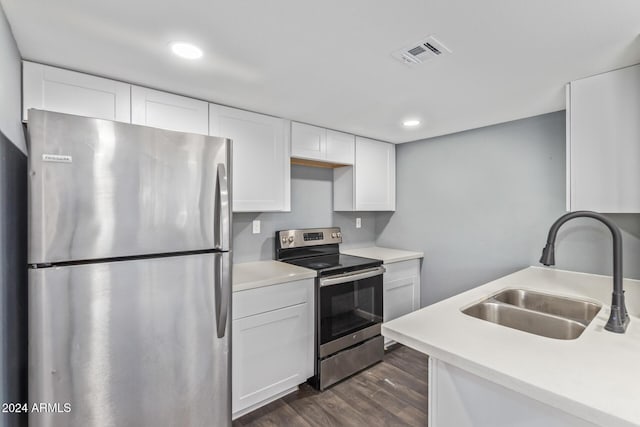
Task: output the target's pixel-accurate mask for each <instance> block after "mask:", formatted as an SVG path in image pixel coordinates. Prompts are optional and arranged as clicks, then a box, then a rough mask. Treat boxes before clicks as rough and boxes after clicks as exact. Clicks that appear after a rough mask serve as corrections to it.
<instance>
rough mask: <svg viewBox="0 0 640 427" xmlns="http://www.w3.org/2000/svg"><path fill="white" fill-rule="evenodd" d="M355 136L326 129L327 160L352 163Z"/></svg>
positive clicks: (342, 163)
mask: <svg viewBox="0 0 640 427" xmlns="http://www.w3.org/2000/svg"><path fill="white" fill-rule="evenodd" d="M355 145H356V137H355V136H353V135H350V134H348V133H343V132H337V131H335V130H330V129H327V161H328V162H331V163H338V164H341V165H352V164H353V162H354V161H355V155H356V150H355Z"/></svg>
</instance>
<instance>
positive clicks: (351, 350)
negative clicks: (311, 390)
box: [276, 227, 385, 390]
mask: <svg viewBox="0 0 640 427" xmlns="http://www.w3.org/2000/svg"><path fill="white" fill-rule="evenodd" d="M340 243H342V233H341V232H340V228H337V227H334V228H308V229H300V230H282V231H276V259H277V260H278V261H283V262H287V263H289V264H295V265H298V266H300V267H305V268H310V269H313V270H316V271H317V272H318V276H317V278H316V288H315V301H316V302H315V314H316V315H315V318H316V321H315V336H316V340H315V342H316V345H315V347H316V348H315V354H316V359H315V362H316V365H315V375H314V376H313V377H312V378H311V379H310V381H309V382H310V383H311V385H313V386H314V387H315V388H317V389H319V390H324V389H325V388H327V387H329V386H331V385H332V384H335V383H336V382H338V381H340V380H342V379H344V378H346V377H348V376H351V375H353V374H354V373H356V372H358V371H360V370H362V369H364V368H366V367H368V366H371V365H373V364H374V363H377V362H379V361H380V360H382V356H383V354H384V349H383V345H384V344H383V338H382V336H381V335H380V325H381V324H382V274H383V273H384V271H385V270H384V267H383V266H382V261H379V260H375V259H370V258H362V257H356V256H351V255H343V254H341V253H340V250H339V244H340Z"/></svg>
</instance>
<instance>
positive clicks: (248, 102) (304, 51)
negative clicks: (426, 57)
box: [0, 0, 640, 142]
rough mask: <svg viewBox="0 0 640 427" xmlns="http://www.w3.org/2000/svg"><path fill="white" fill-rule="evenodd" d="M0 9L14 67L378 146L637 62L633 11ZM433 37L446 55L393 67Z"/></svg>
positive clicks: (547, 100)
mask: <svg viewBox="0 0 640 427" xmlns="http://www.w3.org/2000/svg"><path fill="white" fill-rule="evenodd" d="M0 3H2V6H3V8H4V10H5V12H6V15H7V17H8V20H9V23H10V24H11V27H12V30H13V33H14V35H15V38H16V40H17V43H18V47H19V49H20V52H21V53H22V55H23V57H24V58H25V59H29V60H34V61H39V62H43V63H47V64H51V65H58V66H62V67H66V68H71V69H75V70H80V71H84V72H88V73H93V74H97V75H102V76H106V77H111V78H115V79H120V80H124V81H127V82H133V83H138V84H141V85H145V86H150V87H154V88H158V89H162V90H166V91H171V92H175V93H180V94H184V95H189V96H193V97H197V98H202V99H206V100H211V101H213V102H217V103H221V104H226V105H230V106H234V107H239V108H245V109H248V110H253V111H258V112H262V113H267V114H272V115H276V116H281V117H286V118H289V119H293V120H299V121H303V122H308V123H313V124H316V125H320V126H325V127H329V128H333V129H338V130H342V131H346V132H351V133H355V134H358V135H364V136H368V137H372V138H377V139H381V140H385V141H391V142H407V141H414V140H417V139H422V138H426V137H432V136H436V135H442V134H446V133H452V132H457V131H461V130H465V129H471V128H476V127H480V126H486V125H490V124H494V123H499V122H505V121H509V120H513V119H518V118H522V117H529V116H534V115H537V114H542V113H547V112H551V111H557V110H561V109H563V108H564V105H565V99H564V84H565V83H566V82H568V81H570V80H574V79H578V78H581V77H585V76H589V75H593V74H597V73H600V72H603V71H608V70H612V69H615V68H620V67H623V66H626V65H631V64H634V63H638V62H640V40H639V37H638V35H639V34H640V2H639V1H637V0H616V1H612V0H529V1H508V0H484V1H478V0H430V1H426V0H400V1H382V0H378V1H371V0H348V1H345V0H322V1H315V2H311V1H300V0H269V1H265V0H235V1H232V0H229V1H220V0H181V1H179V0H163V1H157V0H134V1H131V0H126V1H125V0H103V1H87V0H57V1H55V0H48V1H42V0H0ZM430 34H436V36H437V37H438V38H439V39H440V40H441V41H442V42H443V43H444V44H445V45H447V46H448V47H449V48H450V49H451V50H453V54H451V55H448V56H445V57H442V58H438V59H435V60H431V62H427V63H424V64H422V65H419V66H416V67H413V68H410V67H408V66H406V65H403V64H401V63H399V62H397V61H396V60H395V59H393V58H392V57H391V53H392V52H393V51H395V50H397V49H400V48H402V47H404V46H405V45H407V44H408V43H411V42H413V41H418V40H420V39H422V38H424V37H425V36H428V35H430ZM176 40H180V41H191V42H193V43H195V44H197V45H199V46H200V47H201V48H202V49H203V50H204V53H205V56H204V57H203V58H202V59H200V60H197V61H191V62H189V61H185V60H181V59H179V58H177V57H174V56H172V55H171V54H170V50H169V48H168V44H169V43H170V42H171V41H176ZM406 118H419V119H420V120H422V124H421V126H420V127H418V128H414V129H404V128H403V127H402V126H401V122H402V120H404V119H406Z"/></svg>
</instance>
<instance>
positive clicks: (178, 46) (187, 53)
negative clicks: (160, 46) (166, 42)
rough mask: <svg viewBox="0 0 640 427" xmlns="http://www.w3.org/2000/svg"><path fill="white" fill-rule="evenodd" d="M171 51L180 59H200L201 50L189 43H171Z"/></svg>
mask: <svg viewBox="0 0 640 427" xmlns="http://www.w3.org/2000/svg"><path fill="white" fill-rule="evenodd" d="M171 51H172V52H173V53H174V54H176V55H178V56H179V57H181V58H185V59H198V58H202V49H200V48H199V47H198V46H195V45H192V44H191V43H184V42H175V43H171Z"/></svg>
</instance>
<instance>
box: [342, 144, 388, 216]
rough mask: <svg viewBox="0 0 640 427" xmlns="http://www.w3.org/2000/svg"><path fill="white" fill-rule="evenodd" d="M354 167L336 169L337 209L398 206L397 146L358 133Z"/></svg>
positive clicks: (369, 209)
mask: <svg viewBox="0 0 640 427" xmlns="http://www.w3.org/2000/svg"><path fill="white" fill-rule="evenodd" d="M355 146H356V151H355V163H354V165H353V167H350V166H347V167H341V168H335V169H334V170H333V210H335V211H394V210H395V209H396V147H395V145H393V144H389V143H386V142H382V141H375V140H373V139H367V138H362V137H359V136H357V137H356V142H355Z"/></svg>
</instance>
